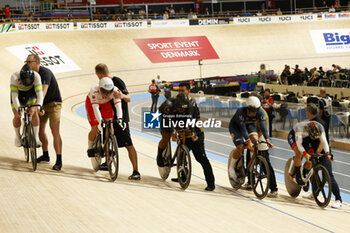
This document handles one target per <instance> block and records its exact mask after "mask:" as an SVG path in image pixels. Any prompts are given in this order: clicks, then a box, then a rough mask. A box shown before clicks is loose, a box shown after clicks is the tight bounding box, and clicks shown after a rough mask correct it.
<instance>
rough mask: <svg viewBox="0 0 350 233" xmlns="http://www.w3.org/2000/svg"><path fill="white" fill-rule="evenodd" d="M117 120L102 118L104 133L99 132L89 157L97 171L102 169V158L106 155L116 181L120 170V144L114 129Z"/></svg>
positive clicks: (112, 176) (112, 177) (110, 172)
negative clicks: (113, 125)
mask: <svg viewBox="0 0 350 233" xmlns="http://www.w3.org/2000/svg"><path fill="white" fill-rule="evenodd" d="M115 121H116V120H102V122H101V125H102V128H103V131H104V133H102V132H100V131H99V132H98V134H97V136H96V138H95V140H94V143H93V146H92V150H91V152H90V153H89V152H88V157H90V158H91V164H92V168H93V169H94V170H95V171H96V172H97V171H98V170H100V165H101V161H102V158H104V157H106V164H107V166H108V172H109V176H110V178H111V181H115V180H116V179H117V177H118V170H119V154H118V144H117V140H116V138H115V135H114V133H113V130H112V124H113V122H115Z"/></svg>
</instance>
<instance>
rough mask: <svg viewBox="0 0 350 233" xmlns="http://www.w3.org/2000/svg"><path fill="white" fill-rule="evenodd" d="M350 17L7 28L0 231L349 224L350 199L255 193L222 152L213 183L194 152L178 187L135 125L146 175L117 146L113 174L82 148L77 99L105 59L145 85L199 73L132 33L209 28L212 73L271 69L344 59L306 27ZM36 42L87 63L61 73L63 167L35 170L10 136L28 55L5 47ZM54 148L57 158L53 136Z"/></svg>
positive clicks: (295, 228)
mask: <svg viewBox="0 0 350 233" xmlns="http://www.w3.org/2000/svg"><path fill="white" fill-rule="evenodd" d="M349 27H350V21H348V20H346V21H345V20H344V21H334V22H322V23H320V22H314V23H303V24H271V25H251V26H237V27H229V26H208V27H191V28H171V29H144V30H119V31H87V32H79V31H73V32H49V33H42V32H39V33H20V34H6V35H5V34H4V35H1V36H0V49H1V56H0V70H1V79H0V84H1V92H0V95H1V96H0V101H1V106H2V109H1V110H2V111H1V114H0V115H1V117H0V125H1V131H0V136H1V141H0V197H1V198H0V206H1V208H0V231H1V232H102V231H104V232H325V231H328V232H348V231H349V230H348V229H349V227H350V223H349V219H350V207H349V205H348V204H345V205H344V207H343V209H341V210H334V209H331V208H327V209H325V210H321V209H319V208H318V207H317V206H316V204H315V203H314V202H312V201H308V200H303V199H302V198H301V197H299V198H297V199H295V200H294V199H292V198H290V197H289V196H288V194H287V193H286V192H285V190H284V185H283V184H279V187H280V191H279V197H278V198H277V199H270V198H266V199H264V200H263V201H258V200H257V199H255V198H254V196H253V194H252V193H250V192H247V191H244V190H239V191H238V192H234V191H233V190H232V189H231V188H230V185H229V182H228V179H227V172H226V164H222V163H219V162H216V161H212V165H213V169H214V173H215V176H216V185H217V188H216V190H215V191H214V192H205V191H204V188H205V182H204V180H203V177H204V176H203V172H202V169H201V168H200V166H199V164H198V163H197V162H193V174H194V176H193V177H192V181H191V184H190V186H189V188H188V189H187V190H186V191H181V190H180V189H179V186H178V185H177V184H176V183H171V182H170V181H166V182H163V181H162V180H161V179H160V178H159V175H158V171H157V168H156V163H155V156H156V148H157V143H156V142H154V141H151V140H149V139H147V138H143V137H141V136H139V135H133V141H134V144H135V147H136V150H137V151H138V156H139V157H138V158H139V168H140V172H141V175H142V180H141V181H137V182H133V181H128V180H127V177H128V176H129V175H130V174H131V165H130V162H129V159H128V157H127V153H126V150H125V149H121V150H120V159H121V164H120V172H119V176H118V179H117V180H116V182H114V183H111V182H109V180H108V175H107V173H104V172H97V173H94V172H93V171H92V168H91V164H90V161H89V159H88V158H87V156H86V148H87V133H88V131H89V124H88V122H87V120H86V119H83V118H81V117H80V116H78V115H76V113H75V111H74V109H75V107H76V106H77V105H79V104H81V103H82V102H83V101H84V100H85V94H86V92H87V91H88V90H89V89H90V87H91V86H92V85H94V84H96V83H97V78H96V77H95V76H94V66H95V65H96V64H97V63H100V62H104V63H106V64H107V65H108V66H109V68H110V70H111V71H112V73H113V74H115V75H118V76H120V77H122V78H123V79H124V80H125V82H126V84H127V86H128V87H129V90H130V91H131V92H136V91H144V90H146V88H147V84H148V83H149V81H150V80H151V79H152V78H154V77H155V76H156V75H157V74H160V75H161V77H162V79H166V80H183V79H189V78H194V77H198V75H199V68H198V65H197V62H196V61H193V62H178V63H163V64H161V63H160V64H152V63H151V62H150V61H149V60H148V59H147V58H146V57H145V56H144V55H143V54H142V52H141V51H140V50H139V49H138V47H137V46H136V44H134V42H133V40H132V39H134V38H155V37H172V36H202V35H205V36H207V37H208V39H209V41H210V42H211V44H212V45H213V47H214V48H215V50H216V51H217V53H218V55H219V57H220V60H212V61H205V62H204V64H205V65H204V67H203V75H204V76H215V75H232V74H241V73H249V72H252V71H256V70H257V69H258V67H259V65H260V63H262V62H264V63H266V64H268V65H269V66H270V68H271V69H275V70H281V69H282V68H283V66H284V64H290V65H292V66H294V64H300V65H301V66H302V67H304V66H307V67H311V66H325V67H330V65H331V64H333V63H335V64H339V65H341V66H348V65H349V64H348V62H349V57H350V54H349V53H340V54H331V55H320V54H316V53H315V51H314V47H313V44H312V41H311V39H310V36H309V30H314V29H336V28H349ZM37 42H53V43H54V44H55V45H56V46H57V47H58V48H60V49H61V50H62V51H63V52H64V53H65V54H66V55H68V56H69V57H70V58H71V59H72V60H73V61H74V62H75V63H76V64H77V65H78V66H79V67H80V68H81V70H80V71H74V72H68V73H60V74H57V75H56V77H57V79H58V80H59V81H58V82H59V86H60V89H61V93H62V97H63V99H64V103H63V110H62V120H61V134H62V137H63V143H64V146H63V169H62V171H60V172H55V171H52V170H51V167H52V164H53V161H51V164H50V165H48V164H39V166H38V169H37V171H36V172H32V171H31V166H30V164H27V163H26V162H24V156H23V150H22V149H19V148H15V147H14V145H13V141H14V133H13V129H12V124H11V120H12V112H11V108H10V104H9V83H10V75H11V74H12V73H13V72H15V71H17V70H19V69H20V67H21V66H22V64H23V61H21V60H19V59H17V58H16V57H14V56H13V55H12V54H10V53H9V52H8V51H7V50H5V48H6V47H9V46H14V45H19V44H27V43H37ZM48 133H49V131H48ZM49 135H50V134H49ZM49 148H50V155H51V160H54V157H55V156H54V150H53V148H52V140H51V138H50V147H49ZM39 154H41V150H39ZM193 161H194V160H193ZM170 176H171V177H173V176H174V174H171V175H170Z"/></svg>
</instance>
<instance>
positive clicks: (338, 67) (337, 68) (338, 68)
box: [332, 64, 341, 73]
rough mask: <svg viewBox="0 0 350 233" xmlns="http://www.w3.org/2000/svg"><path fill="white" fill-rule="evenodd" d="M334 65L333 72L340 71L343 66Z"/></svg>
mask: <svg viewBox="0 0 350 233" xmlns="http://www.w3.org/2000/svg"><path fill="white" fill-rule="evenodd" d="M332 67H333V72H334V73H336V72H339V71H340V70H341V67H340V66H339V65H335V64H333V65H332Z"/></svg>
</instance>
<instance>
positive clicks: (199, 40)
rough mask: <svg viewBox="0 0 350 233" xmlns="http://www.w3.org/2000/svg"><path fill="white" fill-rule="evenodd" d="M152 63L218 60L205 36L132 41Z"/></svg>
mask: <svg viewBox="0 0 350 233" xmlns="http://www.w3.org/2000/svg"><path fill="white" fill-rule="evenodd" d="M134 41H135V43H136V44H137V45H138V46H139V48H140V49H141V50H142V52H143V53H144V54H145V55H146V56H147V57H148V59H149V60H150V61H151V62H152V63H161V62H176V61H191V60H204V59H219V56H218V55H217V53H216V52H215V50H214V48H213V46H212V45H211V44H210V42H209V40H208V39H207V37H206V36H191V37H168V38H149V39H134Z"/></svg>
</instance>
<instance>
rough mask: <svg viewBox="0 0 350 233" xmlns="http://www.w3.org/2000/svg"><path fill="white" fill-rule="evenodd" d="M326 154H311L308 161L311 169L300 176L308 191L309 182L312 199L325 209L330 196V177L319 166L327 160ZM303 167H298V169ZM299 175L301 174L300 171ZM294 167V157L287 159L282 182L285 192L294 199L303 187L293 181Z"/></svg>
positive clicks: (321, 166)
mask: <svg viewBox="0 0 350 233" xmlns="http://www.w3.org/2000/svg"><path fill="white" fill-rule="evenodd" d="M327 157H328V155H326V154H313V155H311V159H310V161H311V162H312V167H311V169H310V170H309V172H308V173H307V174H306V175H305V177H304V176H303V175H302V180H303V182H304V183H305V185H304V186H306V188H307V189H308V186H309V184H310V183H309V182H311V189H312V194H313V198H314V200H315V202H316V204H317V205H318V206H319V207H321V208H325V207H327V206H328V204H329V202H330V200H331V196H332V184H331V177H330V176H329V173H328V171H327V169H326V168H325V167H324V166H323V165H322V164H321V161H322V159H328V158H327ZM302 167H303V166H300V169H301V168H302ZM300 174H303V172H302V171H301V172H300ZM295 176H296V173H295V166H294V157H292V158H290V159H288V161H287V163H286V165H285V167H284V181H285V185H286V188H287V192H288V193H289V195H290V196H292V197H294V198H296V197H297V196H298V195H299V194H300V191H301V188H302V187H303V186H301V185H299V184H298V183H297V182H296V179H295Z"/></svg>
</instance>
